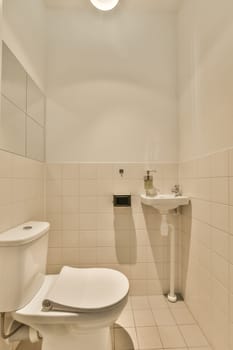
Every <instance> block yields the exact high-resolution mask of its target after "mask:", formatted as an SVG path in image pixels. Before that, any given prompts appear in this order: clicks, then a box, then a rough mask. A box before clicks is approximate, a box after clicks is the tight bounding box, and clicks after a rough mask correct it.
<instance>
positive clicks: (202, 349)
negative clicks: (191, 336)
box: [189, 346, 212, 350]
mask: <svg viewBox="0 0 233 350" xmlns="http://www.w3.org/2000/svg"><path fill="white" fill-rule="evenodd" d="M189 350H212V348H210V347H206V346H205V347H204V348H203V347H201V348H199V347H198V348H197V347H195V348H189Z"/></svg>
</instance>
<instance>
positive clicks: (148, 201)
mask: <svg viewBox="0 0 233 350" xmlns="http://www.w3.org/2000/svg"><path fill="white" fill-rule="evenodd" d="M141 201H142V203H143V204H145V205H150V206H151V207H153V208H155V209H157V210H159V211H160V214H167V213H168V210H171V209H176V208H178V207H179V206H181V205H187V204H188V203H189V198H188V197H186V196H175V195H174V194H158V195H156V196H147V195H146V194H141Z"/></svg>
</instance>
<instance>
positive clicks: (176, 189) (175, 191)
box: [171, 185, 181, 197]
mask: <svg viewBox="0 0 233 350" xmlns="http://www.w3.org/2000/svg"><path fill="white" fill-rule="evenodd" d="M171 192H172V193H173V194H174V195H175V197H178V196H181V190H180V185H174V186H173V187H172V189H171Z"/></svg>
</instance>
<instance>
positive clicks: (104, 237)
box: [46, 164, 179, 295]
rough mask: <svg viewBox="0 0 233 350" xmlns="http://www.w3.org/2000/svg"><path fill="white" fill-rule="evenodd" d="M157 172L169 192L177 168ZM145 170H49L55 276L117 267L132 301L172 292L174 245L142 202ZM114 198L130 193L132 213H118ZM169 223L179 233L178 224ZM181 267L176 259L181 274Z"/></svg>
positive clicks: (50, 262) (133, 166) (84, 167)
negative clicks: (67, 269)
mask: <svg viewBox="0 0 233 350" xmlns="http://www.w3.org/2000/svg"><path fill="white" fill-rule="evenodd" d="M120 168H123V169H124V171H125V173H124V176H123V177H121V176H120V174H119V169H120ZM152 168H155V169H156V170H157V174H156V175H155V185H156V186H157V187H158V188H159V189H160V191H161V192H167V191H170V189H171V187H172V186H173V185H174V184H175V183H177V180H178V165H177V164H154V165H152ZM145 169H146V167H145V165H144V164H47V190H46V193H47V220H48V221H49V222H50V223H51V231H50V239H49V255H48V271H49V272H50V273H52V272H57V271H59V270H60V268H61V266H62V265H64V264H68V265H72V266H83V267H84V266H104V267H112V268H115V269H118V270H120V271H122V272H124V273H125V274H126V275H127V276H128V278H129V280H130V284H131V293H132V294H133V295H151V294H161V293H162V292H167V291H168V279H169V246H168V244H169V240H168V238H167V237H165V238H164V237H162V236H161V235H160V232H159V227H160V215H159V214H158V212H156V210H154V209H152V208H149V207H143V206H142V205H141V202H140V197H139V194H140V193H143V192H144V188H143V176H144V174H145ZM113 193H118V194H128V193H131V194H132V208H114V207H113V204H112V199H113V198H112V195H113ZM169 219H170V221H173V222H174V223H175V225H176V227H177V222H178V221H177V218H176V217H175V216H170V218H169ZM177 245H178V240H177ZM177 251H178V248H177ZM178 266H179V264H178V258H177V272H178V270H179V269H178ZM178 282H179V281H178V275H177V285H178Z"/></svg>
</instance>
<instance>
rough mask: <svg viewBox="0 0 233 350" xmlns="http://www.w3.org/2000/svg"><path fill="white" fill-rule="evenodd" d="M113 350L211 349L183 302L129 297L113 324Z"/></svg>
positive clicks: (162, 297)
mask: <svg viewBox="0 0 233 350" xmlns="http://www.w3.org/2000/svg"><path fill="white" fill-rule="evenodd" d="M113 332H114V350H158V349H159V350H162V349H166V350H170V349H173V350H211V347H210V346H209V345H208V342H207V340H206V338H205V336H204V335H203V333H202V331H201V329H200V328H199V327H198V325H197V323H196V321H195V320H194V318H193V316H192V314H191V313H190V311H189V310H188V308H187V306H186V305H185V303H184V302H182V301H179V302H177V303H175V304H172V303H169V302H167V300H166V298H165V297H164V296H151V297H144V296H138V297H136V296H135V297H130V298H129V301H128V304H127V306H126V308H125V310H124V311H123V313H122V314H121V316H120V318H119V319H118V321H117V322H116V324H115V325H114V329H113Z"/></svg>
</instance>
